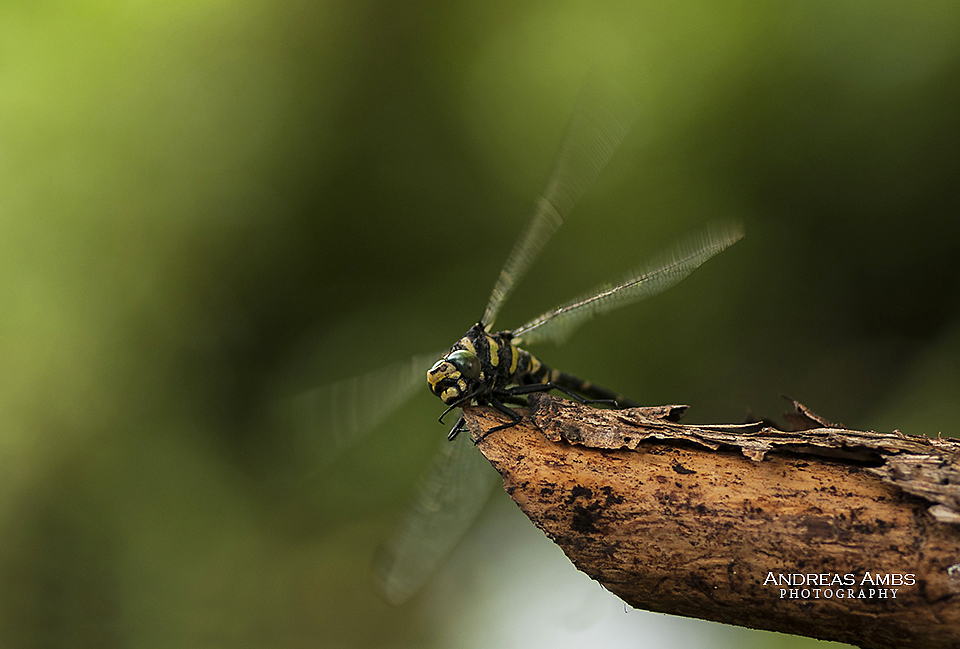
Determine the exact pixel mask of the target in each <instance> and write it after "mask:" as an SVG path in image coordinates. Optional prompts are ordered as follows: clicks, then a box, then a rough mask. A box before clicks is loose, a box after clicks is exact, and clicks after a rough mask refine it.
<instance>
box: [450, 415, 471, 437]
mask: <svg viewBox="0 0 960 649" xmlns="http://www.w3.org/2000/svg"><path fill="white" fill-rule="evenodd" d="M465 423H466V422H465V421H464V419H463V415H460V418H459V419H457V423H455V424H454V425H453V428H451V429H450V432H449V433H447V439H448V440H450V441H451V442H452V441H453V440H455V439H456V438H457V435H459V434H460V431H462V430H465V429H466V426H465V425H464V424H465Z"/></svg>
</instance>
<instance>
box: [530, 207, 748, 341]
mask: <svg viewBox="0 0 960 649" xmlns="http://www.w3.org/2000/svg"><path fill="white" fill-rule="evenodd" d="M742 237H743V227H742V226H741V225H739V224H736V225H725V226H713V227H710V228H708V229H706V230H704V231H703V232H700V233H698V234H697V236H695V237H693V238H692V239H690V240H688V241H685V242H683V243H681V244H680V245H679V246H677V247H676V248H674V249H673V250H671V251H670V252H669V253H667V254H665V255H662V256H660V257H658V258H656V259H655V260H654V261H652V262H651V263H649V264H645V265H643V266H641V267H640V268H637V269H635V270H634V271H633V272H631V273H629V274H628V276H627V279H625V280H624V281H622V282H621V283H620V284H606V285H604V286H600V287H598V288H597V289H596V290H594V291H593V292H592V293H590V294H588V296H586V297H581V298H579V299H576V300H574V301H572V302H569V303H567V304H564V305H563V306H559V307H557V308H556V309H553V310H552V311H548V312H547V313H544V314H543V315H541V316H540V317H538V318H535V319H534V320H531V321H530V322H528V323H527V324H525V325H523V326H522V327H520V328H519V329H516V330H514V332H513V334H514V336H515V338H516V339H521V340H522V342H523V343H524V344H528V345H529V344H533V343H539V342H544V341H548V340H549V341H553V342H563V341H564V340H566V339H567V337H568V336H570V334H572V333H573V332H574V331H575V330H576V328H577V327H579V326H580V325H582V324H583V323H584V322H586V321H587V320H589V319H590V318H592V317H593V316H595V315H598V314H601V313H606V312H607V311H611V310H613V309H616V308H618V307H621V306H625V305H627V304H630V303H632V302H636V301H638V300H642V299H644V298H647V297H650V296H651V295H655V294H657V293H659V292H660V291H664V290H666V289H668V288H670V287H671V286H673V285H674V284H676V283H677V282H679V281H680V280H681V279H683V278H684V277H686V276H687V275H689V274H690V273H691V272H693V271H694V270H695V269H696V268H697V266H699V265H700V264H702V263H703V262H705V261H706V260H708V259H710V257H713V256H714V255H715V254H717V253H718V252H720V251H721V250H723V249H724V248H727V247H728V246H731V245H733V244H734V243H736V242H737V241H739V240H740V239H741V238H742Z"/></svg>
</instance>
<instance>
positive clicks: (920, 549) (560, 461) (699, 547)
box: [465, 396, 960, 647]
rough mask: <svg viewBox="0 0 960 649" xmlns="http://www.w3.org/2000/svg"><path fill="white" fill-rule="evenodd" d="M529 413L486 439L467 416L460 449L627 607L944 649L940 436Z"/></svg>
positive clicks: (952, 603)
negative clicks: (481, 463) (476, 457)
mask: <svg viewBox="0 0 960 649" xmlns="http://www.w3.org/2000/svg"><path fill="white" fill-rule="evenodd" d="M532 402H533V404H534V407H533V408H532V410H531V411H530V412H526V411H524V412H525V415H526V416H525V417H524V420H523V422H522V423H521V424H520V425H518V426H516V427H513V428H508V429H505V430H501V431H496V432H494V433H492V434H490V435H488V436H486V437H483V435H484V434H485V432H486V431H487V430H489V429H490V428H491V427H493V426H496V425H499V424H501V423H503V417H502V415H500V414H499V413H497V412H496V411H495V410H492V409H489V408H470V409H467V410H466V411H465V416H466V419H467V423H468V426H469V427H470V430H471V432H472V434H473V436H474V440H475V441H476V440H480V441H479V443H478V447H479V449H480V450H481V452H482V453H483V454H484V455H485V456H486V457H487V459H488V460H489V461H490V462H491V463H492V464H493V465H494V466H495V467H496V469H497V470H498V471H499V472H500V474H501V476H502V477H503V481H504V488H505V489H506V491H507V493H508V494H510V496H511V497H512V498H513V499H514V500H515V501H516V502H517V504H518V505H519V506H520V508H521V509H522V510H523V511H524V513H526V514H527V516H528V517H529V518H530V519H531V520H532V521H533V522H534V523H535V524H536V525H537V526H538V527H539V528H540V529H542V530H543V531H544V532H545V533H546V534H547V536H548V537H550V538H551V539H552V540H553V541H554V542H555V543H557V544H558V545H559V546H560V547H561V548H562V549H563V551H564V552H565V553H566V555H567V556H568V557H569V558H570V559H571V561H573V563H574V564H575V565H576V566H577V567H578V568H579V569H580V570H582V571H583V572H585V573H587V574H588V575H590V576H591V577H592V578H594V579H596V580H597V581H599V582H600V583H601V584H603V585H604V587H606V588H607V589H608V590H610V591H611V592H613V593H615V594H616V595H618V596H619V597H621V598H622V599H623V600H624V601H625V602H627V603H628V604H630V605H631V606H633V607H635V608H640V609H646V610H651V611H659V612H663V613H671V614H675V615H684V616H689V617H696V618H702V619H707V620H715V621H718V622H725V623H728V624H736V625H740V626H745V627H750V628H757V629H768V630H773V631H781V632H784V633H793V634H797V635H804V636H810V637H814V638H820V639H825V640H836V641H841V642H849V643H851V644H855V645H859V646H863V647H960V526H957V525H955V524H951V523H950V522H949V521H950V520H951V517H953V519H954V520H960V517H958V516H956V511H955V509H954V508H953V507H952V506H951V503H955V502H956V500H955V499H953V498H954V496H955V493H954V490H955V489H956V487H957V485H956V484H952V485H951V484H950V483H949V482H950V476H951V475H953V474H952V473H951V471H953V472H954V473H955V472H956V471H957V465H956V462H955V460H954V457H955V456H956V455H957V454H958V452H960V445H958V444H957V443H956V442H954V441H953V440H938V439H935V438H934V439H929V438H925V437H909V436H905V435H901V434H900V433H896V432H894V433H887V434H878V433H871V432H863V431H850V430H846V429H842V428H838V427H834V426H833V425H832V424H830V423H829V422H826V421H824V420H821V419H819V418H817V417H816V416H815V415H813V414H812V413H805V412H804V410H803V409H802V406H799V404H797V406H798V414H797V416H798V417H799V418H801V419H806V420H807V424H808V426H817V428H814V429H812V430H806V431H802V432H798V433H785V432H783V431H779V430H775V429H771V428H765V427H764V426H763V425H762V424H753V425H742V426H683V425H680V424H677V423H675V422H673V421H670V420H671V419H676V418H677V416H678V415H679V413H682V411H683V407H682V406H669V407H663V408H659V409H632V410H622V411H614V410H598V409H594V408H586V407H583V406H578V405H577V404H573V403H571V402H568V401H563V400H559V399H555V398H553V397H548V396H542V397H539V396H538V397H537V398H535V399H533V400H532ZM481 438H482V439H481ZM571 440H572V441H571ZM592 446H600V447H601V448H593V447H592ZM798 450H799V451H800V452H797V451H798ZM838 456H839V457H838ZM944 481H946V482H945V483H944ZM939 483H943V484H939ZM918 485H919V486H918ZM927 492H929V493H927ZM915 494H919V495H915ZM921 496H922V497H921ZM944 521H947V522H944ZM867 573H869V575H870V579H871V580H874V581H878V582H879V581H880V580H885V581H886V583H885V584H879V583H874V584H871V583H863V580H864V575H865V574H867ZM813 575H817V576H816V577H812V576H813ZM848 575H851V576H852V577H851V576H848ZM771 579H774V580H777V581H781V580H784V579H789V580H791V585H783V584H779V583H770V582H771ZM838 579H839V580H840V581H844V582H848V581H850V580H851V579H852V580H853V581H854V584H852V585H850V584H848V583H842V584H838V583H836V581H837V580H838ZM796 581H802V582H803V583H801V584H796V583H795V582H796ZM765 582H766V583H765ZM810 582H816V583H810ZM894 582H896V583H894ZM781 589H785V590H784V591H781ZM794 589H796V591H795V595H796V596H794V597H791V594H792V591H794ZM815 589H818V590H816V594H815V592H814V591H815ZM828 589H829V591H830V592H829V596H828V593H827V591H828ZM893 589H896V592H895V593H894V592H893ZM838 590H839V591H842V594H843V597H840V596H839V593H838ZM881 590H883V591H885V595H886V596H885V597H881V595H880V591H881ZM851 595H852V597H851Z"/></svg>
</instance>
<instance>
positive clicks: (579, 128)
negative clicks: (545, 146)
mask: <svg viewBox="0 0 960 649" xmlns="http://www.w3.org/2000/svg"><path fill="white" fill-rule="evenodd" d="M635 114H636V106H635V105H634V103H633V101H632V100H631V99H630V98H629V97H628V96H627V95H626V94H625V92H624V91H623V90H622V89H621V88H619V87H617V86H616V85H614V84H612V83H611V82H605V81H602V80H600V79H596V78H594V79H591V80H590V82H588V83H587V85H586V86H584V89H583V91H582V92H581V93H580V99H579V101H578V103H577V108H576V110H575V111H574V115H573V119H572V120H571V122H570V126H569V127H568V129H567V135H566V138H565V139H564V141H563V144H562V145H561V146H560V152H559V153H558V154H557V160H556V162H555V163H554V166H553V170H552V171H551V173H550V175H549V176H548V180H547V185H546V187H545V188H544V190H543V193H541V194H540V196H539V197H537V201H536V205H535V206H534V211H533V217H532V218H531V219H530V222H529V223H528V224H527V226H526V228H525V229H524V231H523V233H522V234H521V235H520V238H519V239H517V243H516V244H515V245H514V247H513V250H512V251H511V252H510V255H509V257H507V262H506V263H505V264H504V266H503V269H502V270H501V271H500V276H499V277H498V278H497V282H496V284H495V285H494V287H493V293H491V294H490V300H489V302H488V303H487V309H486V311H485V312H484V314H483V320H481V322H483V323H484V325H486V326H487V328H488V329H489V327H490V326H491V325H492V324H493V321H494V320H495V319H496V317H497V313H498V312H499V311H500V307H501V306H503V303H504V301H505V300H506V298H507V296H508V295H509V293H510V291H511V290H512V289H513V286H514V285H515V284H516V282H517V281H518V280H519V279H520V277H521V276H522V275H523V274H524V273H525V272H526V271H527V269H528V268H529V267H530V264H532V263H533V260H534V259H535V258H536V256H537V254H538V253H539V252H540V249H541V248H543V245H544V244H545V243H546V242H547V240H549V239H550V237H551V236H552V235H553V233H554V232H556V230H557V228H559V227H560V224H561V223H563V219H564V218H566V217H567V215H568V214H570V212H571V211H573V208H574V207H575V206H576V204H577V202H578V201H579V200H580V197H581V196H583V193H584V192H585V191H586V190H587V189H588V188H589V187H590V186H591V185H592V184H593V183H594V182H595V181H596V179H597V176H599V175H600V171H601V170H602V169H603V167H604V166H605V165H606V164H607V162H608V161H609V160H610V158H611V157H612V156H613V154H614V152H615V151H616V149H617V147H618V146H619V145H620V142H621V141H623V138H624V136H625V135H626V134H627V132H628V131H629V130H630V126H631V124H632V123H633V119H634V115H635Z"/></svg>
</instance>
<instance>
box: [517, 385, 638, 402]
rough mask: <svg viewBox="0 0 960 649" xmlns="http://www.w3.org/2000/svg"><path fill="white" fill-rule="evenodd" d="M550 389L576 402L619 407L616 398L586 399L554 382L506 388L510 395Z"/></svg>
mask: <svg viewBox="0 0 960 649" xmlns="http://www.w3.org/2000/svg"><path fill="white" fill-rule="evenodd" d="M550 390H557V391H559V392H563V393H564V394H565V395H567V396H568V397H570V398H571V399H573V400H574V401H576V402H577V403H582V404H586V405H593V404H595V403H603V404H606V405H608V406H613V407H614V408H619V407H620V404H618V403H617V400H616V399H586V398H584V397H582V396H580V395H579V394H577V393H576V392H574V391H573V390H571V389H569V388H567V387H564V386H562V385H558V384H556V383H531V384H529V385H518V386H515V387H512V388H510V389H509V390H508V392H509V393H510V394H511V395H520V394H531V393H534V392H549V391H550Z"/></svg>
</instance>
